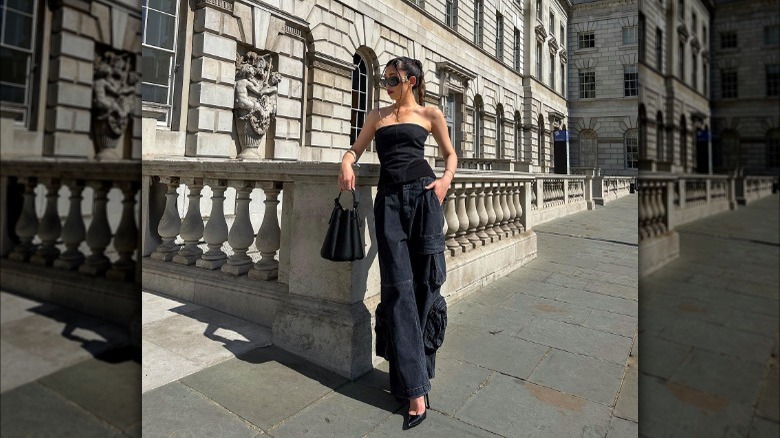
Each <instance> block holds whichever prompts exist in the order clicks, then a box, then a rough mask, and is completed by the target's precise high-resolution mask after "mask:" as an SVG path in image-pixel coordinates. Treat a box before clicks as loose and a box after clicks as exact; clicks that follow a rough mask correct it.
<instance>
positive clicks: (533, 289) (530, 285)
mask: <svg viewBox="0 0 780 438" xmlns="http://www.w3.org/2000/svg"><path fill="white" fill-rule="evenodd" d="M519 270H522V269H519ZM515 272H517V271H515ZM514 290H515V293H522V294H524V295H531V296H534V297H540V298H548V299H551V300H554V299H555V298H557V297H558V295H560V294H562V293H563V292H565V291H567V290H568V288H565V287H563V286H558V285H555V284H550V283H545V282H543V281H535V280H518V281H516V282H515V285H514ZM513 295H514V294H513ZM505 301H506V300H505Z"/></svg>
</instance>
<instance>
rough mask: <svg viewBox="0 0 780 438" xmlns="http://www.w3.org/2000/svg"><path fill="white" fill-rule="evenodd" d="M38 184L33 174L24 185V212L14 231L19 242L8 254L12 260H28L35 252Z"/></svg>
mask: <svg viewBox="0 0 780 438" xmlns="http://www.w3.org/2000/svg"><path fill="white" fill-rule="evenodd" d="M36 186H38V178H36V177H34V176H31V177H28V178H27V182H26V183H25V186H24V195H22V196H23V198H24V201H23V203H22V212H21V214H19V219H18V220H17V221H16V227H15V228H14V231H15V232H16V235H17V236H18V237H19V241H20V242H19V243H18V244H17V245H16V246H15V247H14V250H13V252H11V254H9V255H8V258H9V259H11V260H17V261H22V262H27V261H29V260H30V257H31V256H32V255H33V254H34V253H35V250H36V245H34V244H33V243H32V241H33V239H34V238H35V233H36V232H37V231H38V215H37V214H35V187H36Z"/></svg>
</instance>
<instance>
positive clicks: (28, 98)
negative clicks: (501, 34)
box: [0, 1, 41, 127]
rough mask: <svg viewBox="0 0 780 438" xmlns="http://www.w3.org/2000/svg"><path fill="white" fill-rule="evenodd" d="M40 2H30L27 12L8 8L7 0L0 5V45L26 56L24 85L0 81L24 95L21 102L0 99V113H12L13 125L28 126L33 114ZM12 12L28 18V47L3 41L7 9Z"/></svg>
mask: <svg viewBox="0 0 780 438" xmlns="http://www.w3.org/2000/svg"><path fill="white" fill-rule="evenodd" d="M40 3H41V2H38V1H35V2H32V12H31V13H28V12H25V11H22V10H19V9H14V8H9V6H8V4H7V2H3V4H2V6H0V11H2V22H1V23H0V29H2V34H0V47H2V48H3V49H6V50H12V51H16V52H21V53H24V56H26V65H25V66H24V75H25V80H24V85H21V84H19V83H16V82H0V86H2V87H3V88H6V87H13V88H22V89H23V93H22V95H23V96H24V101H23V102H15V101H12V100H2V101H0V102H2V105H0V114H2V115H4V116H9V115H12V116H13V117H14V119H13V120H14V125H16V126H24V127H29V126H30V124H31V123H30V122H31V120H32V119H33V118H34V117H33V116H34V114H33V99H34V94H35V93H33V89H34V88H35V84H34V83H33V82H34V81H35V80H36V77H37V75H36V74H35V70H36V67H37V65H38V64H37V61H38V59H37V56H36V55H38V53H37V50H36V49H37V48H38V44H39V41H38V38H37V37H38V33H39V32H38V31H37V30H38V29H39V19H40V15H39V8H38V5H39V4H40ZM9 9H10V11H11V12H13V13H15V14H18V15H22V16H25V17H27V18H29V19H30V34H29V38H30V47H29V48H25V47H22V46H16V45H12V44H9V43H7V42H6V41H5V32H6V30H7V29H8V27H7V26H6V22H7V20H8V13H7V12H8V11H9ZM4 67H5V68H7V67H8V63H4Z"/></svg>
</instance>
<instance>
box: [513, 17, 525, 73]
mask: <svg viewBox="0 0 780 438" xmlns="http://www.w3.org/2000/svg"><path fill="white" fill-rule="evenodd" d="M514 43H515V46H514V49H513V53H514V59H513V60H514V67H515V70H517V71H520V63H521V62H522V60H523V46H522V45H521V43H522V41H521V40H520V30H519V29H518V28H515V40H514Z"/></svg>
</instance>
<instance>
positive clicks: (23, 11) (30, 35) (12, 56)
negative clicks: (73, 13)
mask: <svg viewBox="0 0 780 438" xmlns="http://www.w3.org/2000/svg"><path fill="white" fill-rule="evenodd" d="M38 3H40V2H33V1H0V29H1V30H2V34H0V64H2V66H3V67H2V68H1V69H0V101H2V106H1V107H0V113H2V115H3V116H6V117H12V118H13V119H15V120H16V121H18V122H22V123H27V119H28V117H27V116H28V111H29V110H30V94H31V93H30V90H31V83H30V81H31V79H32V72H33V62H34V61H33V51H34V49H35V37H36V35H37V33H36V32H35V24H36V15H37V14H36V12H37V11H36V9H37V8H36V5H37V4H38Z"/></svg>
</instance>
